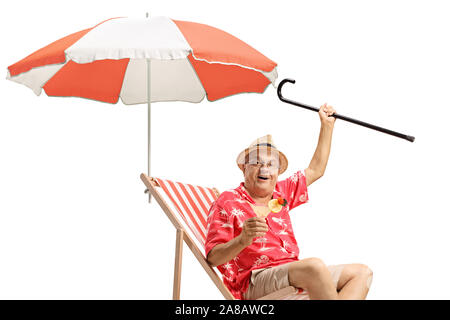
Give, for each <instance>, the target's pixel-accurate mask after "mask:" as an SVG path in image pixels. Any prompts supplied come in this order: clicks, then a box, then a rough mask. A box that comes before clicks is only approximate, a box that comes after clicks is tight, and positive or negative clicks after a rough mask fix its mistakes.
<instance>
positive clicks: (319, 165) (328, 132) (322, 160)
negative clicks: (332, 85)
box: [305, 103, 336, 186]
mask: <svg viewBox="0 0 450 320" xmlns="http://www.w3.org/2000/svg"><path fill="white" fill-rule="evenodd" d="M335 112H336V111H335V110H334V108H333V107H332V106H327V104H326V103H325V104H323V105H322V106H321V107H320V109H319V117H320V122H321V126H320V134H319V142H318V143H317V147H316V151H315V152H314V155H313V157H312V159H311V162H310V163H309V166H308V168H306V169H305V177H306V185H307V186H309V185H310V184H311V183H313V182H314V181H316V180H317V179H319V178H320V177H322V176H323V174H324V173H325V169H326V167H327V163H328V157H329V156H330V149H331V137H332V135H333V128H334V122H335V121H336V118H335V117H330V116H331V115H332V114H333V113H335Z"/></svg>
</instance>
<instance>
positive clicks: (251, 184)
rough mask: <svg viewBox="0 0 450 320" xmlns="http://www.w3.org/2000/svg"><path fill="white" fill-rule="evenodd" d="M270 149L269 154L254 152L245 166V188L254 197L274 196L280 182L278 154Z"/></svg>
mask: <svg viewBox="0 0 450 320" xmlns="http://www.w3.org/2000/svg"><path fill="white" fill-rule="evenodd" d="M270 150H272V149H268V152H264V150H263V152H261V150H259V151H258V152H257V151H256V150H254V151H252V152H251V153H250V154H249V156H248V162H247V163H246V164H245V166H244V178H245V188H246V189H247V190H248V191H249V193H250V195H251V196H254V197H261V198H264V197H268V196H269V195H272V193H273V190H274V189H275V185H276V184H277V180H278V170H279V166H280V165H279V159H278V152H276V151H273V150H272V152H270Z"/></svg>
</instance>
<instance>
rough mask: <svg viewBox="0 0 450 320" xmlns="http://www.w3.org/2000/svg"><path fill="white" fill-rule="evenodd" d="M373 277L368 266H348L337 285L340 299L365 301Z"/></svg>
mask: <svg viewBox="0 0 450 320" xmlns="http://www.w3.org/2000/svg"><path fill="white" fill-rule="evenodd" d="M372 276H373V274H372V270H370V268H369V267H367V266H366V265H363V264H346V265H345V266H344V269H343V270H342V273H341V276H340V278H339V282H338V285H337V290H338V291H339V294H338V296H339V299H342V300H360V299H365V298H366V296H367V293H368V292H369V288H370V284H371V283H372Z"/></svg>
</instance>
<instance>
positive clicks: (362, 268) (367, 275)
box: [352, 264, 373, 288]
mask: <svg viewBox="0 0 450 320" xmlns="http://www.w3.org/2000/svg"><path fill="white" fill-rule="evenodd" d="M352 267H353V268H352V269H353V276H354V277H362V278H364V279H366V286H367V288H370V285H371V284H372V279H373V271H372V269H370V268H369V267H368V266H367V265H365V264H353V265H352Z"/></svg>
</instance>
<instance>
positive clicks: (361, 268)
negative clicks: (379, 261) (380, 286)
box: [355, 264, 373, 278]
mask: <svg viewBox="0 0 450 320" xmlns="http://www.w3.org/2000/svg"><path fill="white" fill-rule="evenodd" d="M355 266H356V275H358V276H362V277H366V278H369V277H373V271H372V269H370V268H369V267H368V266H366V265H365V264H356V265H355Z"/></svg>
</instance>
